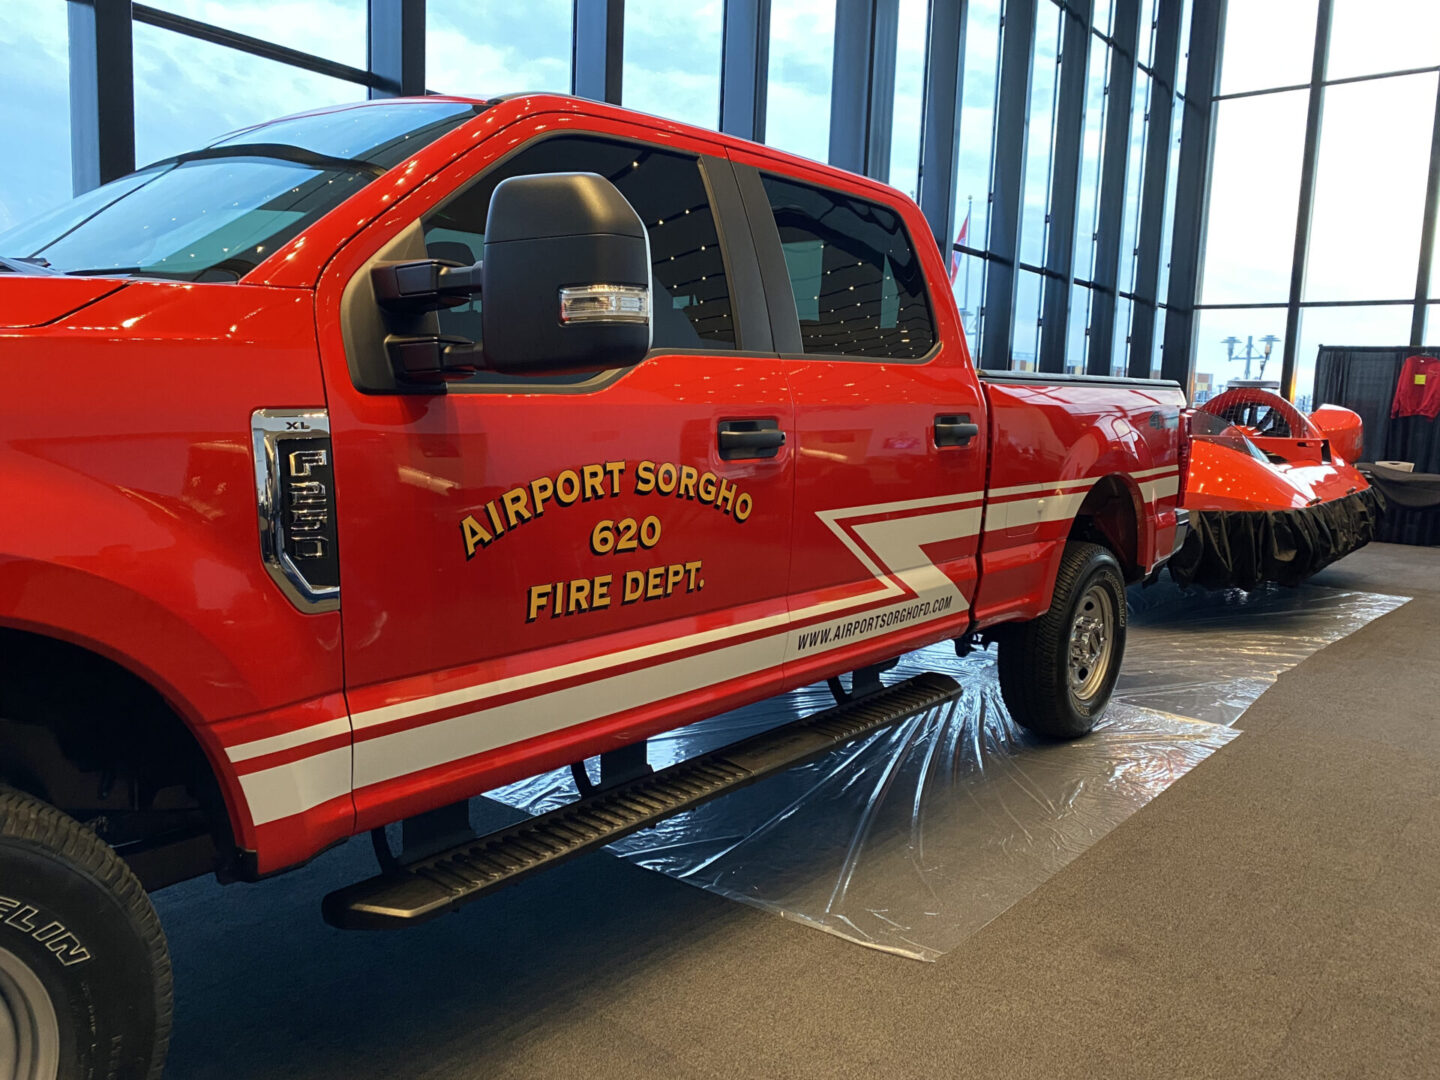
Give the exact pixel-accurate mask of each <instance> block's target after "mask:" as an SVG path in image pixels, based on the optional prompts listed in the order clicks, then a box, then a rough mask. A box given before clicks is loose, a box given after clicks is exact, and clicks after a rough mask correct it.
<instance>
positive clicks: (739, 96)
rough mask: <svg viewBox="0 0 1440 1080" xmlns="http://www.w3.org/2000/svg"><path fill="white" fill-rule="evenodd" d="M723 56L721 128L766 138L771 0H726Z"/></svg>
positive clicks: (757, 139)
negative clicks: (766, 91) (766, 88)
mask: <svg viewBox="0 0 1440 1080" xmlns="http://www.w3.org/2000/svg"><path fill="white" fill-rule="evenodd" d="M724 24H725V30H724V44H723V45H722V47H721V56H720V130H721V131H723V132H725V133H726V134H727V135H738V136H739V137H740V138H742V139H750V140H752V141H754V142H764V141H765V86H766V83H767V81H768V78H767V77H768V74H769V73H768V68H769V66H770V0H725V9H724Z"/></svg>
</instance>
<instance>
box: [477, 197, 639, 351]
mask: <svg viewBox="0 0 1440 1080" xmlns="http://www.w3.org/2000/svg"><path fill="white" fill-rule="evenodd" d="M481 274H482V280H483V287H482V291H481V295H482V297H483V302H482V307H481V319H482V325H483V328H484V341H483V346H482V347H483V350H484V366H485V367H486V368H488V369H490V370H492V371H499V372H504V373H507V374H515V375H521V374H537V375H538V374H561V373H565V372H575V371H603V370H606V369H608V368H617V367H631V366H633V365H635V364H638V363H639V362H640V361H641V360H642V359H643V358H644V356H645V354H646V353H647V352H649V351H650V240H649V236H648V235H647V233H646V232H645V224H644V222H642V221H641V220H640V215H639V214H637V213H636V212H635V209H634V207H632V206H631V205H630V203H629V202H628V201H627V200H626V198H625V196H624V195H621V194H620V192H619V190H618V189H617V188H616V187H615V185H614V184H612V183H610V181H608V180H606V179H605V178H604V177H602V176H597V175H596V174H595V173H548V174H541V175H535V176H513V177H511V178H510V179H508V180H504V181H502V182H501V183H500V184H499V185H498V186H497V187H496V188H495V192H494V194H493V195H492V196H491V197H490V212H489V217H488V219H487V224H486V229H485V255H484V258H483V259H482V260H481Z"/></svg>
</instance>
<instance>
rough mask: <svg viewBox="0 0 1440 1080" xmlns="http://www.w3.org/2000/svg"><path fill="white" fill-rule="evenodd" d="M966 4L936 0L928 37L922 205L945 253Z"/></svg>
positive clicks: (951, 218)
mask: <svg viewBox="0 0 1440 1080" xmlns="http://www.w3.org/2000/svg"><path fill="white" fill-rule="evenodd" d="M967 7H968V4H967V2H966V0H931V3H930V26H929V28H928V30H927V32H926V36H925V93H924V98H923V99H922V105H921V115H922V117H923V121H922V122H923V124H924V127H923V129H922V131H921V135H920V190H919V192H918V196H919V198H918V200H917V201H918V202H919V203H920V209H921V210H922V211H924V213H925V220H926V221H928V222H929V223H930V231H931V232H932V233H934V234H935V242H936V243H937V244H938V245H939V246H940V250H941V251H945V250H947V249H946V245H947V244H949V243H950V242H951V241H953V240H954V238H955V185H956V183H957V177H958V174H959V157H960V110H961V105H962V104H963V101H964V88H965V15H966V9H967Z"/></svg>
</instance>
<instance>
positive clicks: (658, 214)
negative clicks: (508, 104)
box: [422, 135, 735, 381]
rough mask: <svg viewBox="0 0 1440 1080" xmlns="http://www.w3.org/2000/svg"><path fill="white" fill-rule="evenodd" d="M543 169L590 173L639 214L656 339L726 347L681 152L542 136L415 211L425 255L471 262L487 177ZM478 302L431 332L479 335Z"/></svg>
mask: <svg viewBox="0 0 1440 1080" xmlns="http://www.w3.org/2000/svg"><path fill="white" fill-rule="evenodd" d="M552 172H593V173H599V174H600V175H601V176H603V177H605V178H606V179H608V180H610V182H611V183H613V184H614V185H615V186H616V187H618V188H619V189H620V192H621V194H623V195H624V196H625V197H626V198H627V199H629V200H630V205H631V206H633V207H635V212H636V213H638V214H639V215H640V218H641V220H642V221H644V222H645V226H646V228H647V229H648V230H649V233H650V260H651V279H650V287H651V304H652V307H653V309H654V339H653V340H654V344H655V346H656V347H657V348H675V349H733V348H734V347H735V325H734V319H733V315H732V313H731V310H730V290H729V285H728V283H727V282H726V279H725V263H724V259H723V258H722V256H721V251H720V238H719V236H718V234H717V233H716V230H715V219H714V216H713V215H712V214H711V211H710V201H709V197H708V196H707V195H706V193H705V184H704V181H703V180H702V179H701V177H700V166H699V162H698V161H697V160H696V159H695V158H694V157H692V156H690V155H687V154H677V153H673V152H670V151H666V150H657V149H655V148H653V147H649V146H641V145H638V144H635V143H625V142H618V141H613V140H610V139H602V138H596V137H592V136H581V135H576V136H568V135H567V136H561V137H558V138H550V139H542V140H541V141H539V142H536V143H534V144H533V145H531V146H528V147H525V148H524V149H522V150H521V151H520V152H519V153H517V154H515V155H513V156H511V157H509V158H507V159H505V160H504V161H502V162H500V163H499V164H498V165H496V166H494V167H493V168H492V169H490V170H489V171H488V172H486V173H485V174H484V175H483V176H481V177H480V178H479V179H478V180H476V181H475V182H474V183H473V184H471V185H470V186H469V187H467V188H465V189H464V190H463V191H461V192H459V193H458V194H456V195H455V196H454V197H453V198H451V199H450V200H449V202H447V203H445V204H444V205H442V206H440V207H439V208H438V209H436V210H434V211H433V212H431V213H430V214H429V215H428V216H427V217H426V218H425V219H424V221H423V222H422V225H423V227H424V230H425V244H426V247H427V248H428V250H429V253H430V256H431V258H435V259H450V260H453V261H454V262H459V263H467V264H468V263H474V262H477V261H478V260H479V259H480V257H481V255H482V254H483V251H484V246H485V216H486V213H487V212H488V210H489V207H490V195H491V193H492V192H493V191H494V190H495V187H496V185H498V184H499V183H500V181H502V180H504V179H507V178H508V177H511V176H526V175H530V174H534V173H552ZM480 303H481V301H480V300H479V299H478V298H477V299H476V300H474V301H473V302H472V303H469V304H465V305H462V306H460V307H455V308H449V309H447V310H445V311H441V312H440V329H441V332H442V333H445V334H455V335H458V336H460V337H464V338H468V339H470V340H471V341H479V340H480ZM487 381H488V380H487Z"/></svg>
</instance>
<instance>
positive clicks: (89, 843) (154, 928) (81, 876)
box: [0, 788, 171, 1080]
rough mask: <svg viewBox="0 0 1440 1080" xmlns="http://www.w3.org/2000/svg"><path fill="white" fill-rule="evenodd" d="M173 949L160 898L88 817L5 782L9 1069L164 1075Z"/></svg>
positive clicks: (3, 895)
mask: <svg viewBox="0 0 1440 1080" xmlns="http://www.w3.org/2000/svg"><path fill="white" fill-rule="evenodd" d="M170 1012H171V983H170V956H169V953H168V951H167V950H166V948H165V937H164V934H163V932H162V931H161V929H160V920H159V919H158V918H157V917H156V915H155V909H154V908H153V907H152V906H151V904H150V898H149V897H148V896H146V895H145V890H144V889H143V888H142V887H141V885H140V882H139V881H138V880H137V879H136V877H135V875H134V874H133V873H131V871H130V868H129V867H128V866H126V865H125V863H124V861H123V860H122V859H121V858H120V857H119V856H118V855H116V854H115V852H114V851H113V850H112V849H111V848H110V846H109V845H108V844H106V843H105V842H104V841H103V840H101V839H100V838H99V837H98V836H96V835H95V834H94V833H93V832H91V831H90V830H89V829H87V828H85V827H84V826H83V825H81V824H80V823H79V822H78V821H75V820H74V819H72V818H69V817H67V816H66V815H64V814H62V813H61V812H60V811H59V810H56V809H55V808H54V807H53V806H49V805H47V804H46V803H43V802H41V801H40V800H38V799H35V798H32V797H31V796H29V795H25V794H23V793H21V792H18V791H14V790H12V789H9V788H0V1076H3V1077H14V1078H15V1080H70V1078H71V1077H76V1078H81V1077H83V1078H86V1080H88V1078H91V1077H106V1078H113V1080H158V1078H159V1076H160V1071H161V1069H162V1068H163V1066H164V1063H165V1050H166V1046H167V1043H168V1041H169V1035H170Z"/></svg>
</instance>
